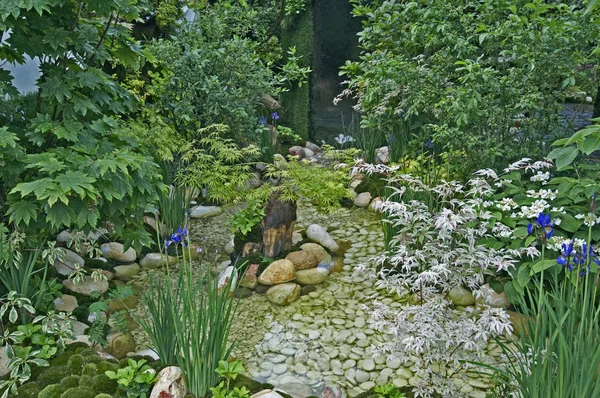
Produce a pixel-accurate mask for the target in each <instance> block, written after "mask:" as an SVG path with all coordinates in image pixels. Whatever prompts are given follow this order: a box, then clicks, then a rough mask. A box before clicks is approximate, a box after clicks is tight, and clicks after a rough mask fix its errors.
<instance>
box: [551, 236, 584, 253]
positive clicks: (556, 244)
mask: <svg viewBox="0 0 600 398" xmlns="http://www.w3.org/2000/svg"><path fill="white" fill-rule="evenodd" d="M571 243H573V250H574V251H575V252H576V253H579V252H581V250H582V249H583V245H585V240H584V239H579V238H575V239H567V238H564V237H562V236H556V235H555V236H553V237H552V238H551V239H550V240H548V242H547V244H546V247H547V248H548V249H551V250H556V251H561V250H562V245H563V244H564V245H567V246H569V245H570V244H571Z"/></svg>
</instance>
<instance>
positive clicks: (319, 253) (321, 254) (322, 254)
mask: <svg viewBox="0 0 600 398" xmlns="http://www.w3.org/2000/svg"><path fill="white" fill-rule="evenodd" d="M300 249H302V250H304V251H307V252H310V253H312V254H314V255H315V257H317V261H318V262H319V263H321V262H323V261H330V260H331V256H330V255H329V253H327V250H325V249H324V248H323V246H321V245H317V244H316V243H305V244H303V245H302V246H300Z"/></svg>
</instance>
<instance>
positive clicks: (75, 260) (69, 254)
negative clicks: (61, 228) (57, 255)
mask: <svg viewBox="0 0 600 398" xmlns="http://www.w3.org/2000/svg"><path fill="white" fill-rule="evenodd" d="M64 251H65V259H64V260H65V261H58V260H57V261H56V262H55V263H54V267H55V268H56V271H57V272H58V273H59V274H60V275H63V276H69V275H71V274H72V273H73V272H75V270H76V269H77V268H81V267H83V264H84V263H85V261H84V259H83V258H82V257H81V256H80V255H79V254H77V253H75V252H74V251H71V250H69V249H64Z"/></svg>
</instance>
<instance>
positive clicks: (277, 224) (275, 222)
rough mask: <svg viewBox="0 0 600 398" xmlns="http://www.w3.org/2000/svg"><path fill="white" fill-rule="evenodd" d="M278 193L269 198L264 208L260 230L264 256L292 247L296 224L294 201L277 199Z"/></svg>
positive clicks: (273, 254) (276, 253) (277, 254)
mask: <svg viewBox="0 0 600 398" xmlns="http://www.w3.org/2000/svg"><path fill="white" fill-rule="evenodd" d="M279 196H280V194H279V193H274V194H273V195H271V197H270V198H269V201H268V202H267V206H266V208H265V217H264V218H263V220H262V222H261V224H260V227H261V230H262V244H263V248H262V252H263V255H264V256H265V257H270V258H274V257H277V256H279V255H281V254H282V253H284V252H286V251H288V250H290V249H291V248H292V233H293V232H294V226H295V225H296V202H295V201H292V202H285V201H281V200H279Z"/></svg>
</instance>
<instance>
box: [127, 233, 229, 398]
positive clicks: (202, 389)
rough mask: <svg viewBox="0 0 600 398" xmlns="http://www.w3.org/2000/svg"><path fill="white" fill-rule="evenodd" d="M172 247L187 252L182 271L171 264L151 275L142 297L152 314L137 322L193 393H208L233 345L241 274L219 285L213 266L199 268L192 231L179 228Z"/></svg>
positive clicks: (147, 313)
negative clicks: (191, 241)
mask: <svg viewBox="0 0 600 398" xmlns="http://www.w3.org/2000/svg"><path fill="white" fill-rule="evenodd" d="M171 245H176V249H177V253H178V254H181V255H182V257H181V258H180V261H179V263H178V271H177V274H176V276H175V275H171V270H170V269H169V267H168V266H167V271H166V272H167V275H166V277H162V278H158V279H157V278H151V280H150V284H149V286H148V290H147V292H146V293H144V294H143V295H142V300H143V302H144V303H145V304H146V307H147V309H146V314H145V316H144V317H143V318H141V317H137V321H138V322H139V323H140V325H141V326H142V328H143V329H144V331H145V332H146V333H147V334H148V336H150V340H151V341H152V343H153V344H154V347H155V350H156V352H157V354H158V355H159V357H160V360H161V361H162V362H163V363H164V364H168V365H172V364H176V365H177V366H179V367H180V368H181V369H182V371H183V373H184V374H185V381H186V387H187V390H188V392H189V393H191V394H193V395H195V396H197V397H203V396H206V395H207V394H208V393H209V388H210V387H214V386H215V385H216V384H217V383H218V382H219V379H220V376H219V375H218V374H217V373H216V372H215V369H216V368H217V367H218V366H219V361H221V360H227V358H228V357H229V355H230V353H231V350H232V348H233V344H232V343H229V342H228V340H229V332H230V329H231V322H232V320H233V316H234V314H235V311H236V307H237V300H236V299H233V298H232V297H231V296H232V293H233V290H234V289H235V286H236V285H235V279H236V278H235V277H233V280H231V279H230V280H228V281H227V282H226V283H225V284H223V285H222V286H219V281H218V278H215V277H213V276H212V275H211V272H210V266H209V265H208V264H201V266H200V267H198V266H195V267H194V266H193V262H192V261H191V259H192V253H191V250H190V248H189V247H190V246H189V241H188V237H187V230H186V229H181V228H179V230H178V231H177V232H176V233H175V234H173V235H172V236H171V240H169V241H166V242H165V249H166V247H167V246H171ZM198 250H201V249H198ZM165 253H166V250H165ZM201 258H202V256H201Z"/></svg>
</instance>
